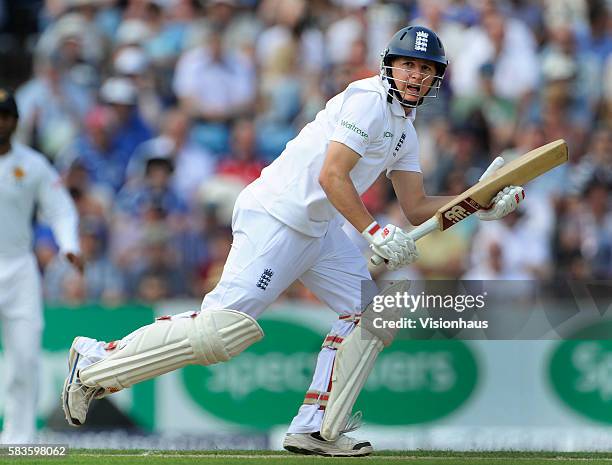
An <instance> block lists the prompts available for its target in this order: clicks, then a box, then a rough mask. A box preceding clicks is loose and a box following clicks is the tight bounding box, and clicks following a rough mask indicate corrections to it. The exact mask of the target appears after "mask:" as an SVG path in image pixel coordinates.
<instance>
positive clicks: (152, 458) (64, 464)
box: [0, 449, 612, 465]
mask: <svg viewBox="0 0 612 465" xmlns="http://www.w3.org/2000/svg"><path fill="white" fill-rule="evenodd" d="M357 461H362V462H363V463H364V464H369V465H372V464H393V463H409V464H411V465H421V464H422V465H438V464H439V465H473V464H481V465H496V464H503V465H510V464H513V465H514V464H519V465H523V464H524V465H551V464H563V465H570V464H589V465H592V464H598V465H599V464H601V465H603V464H605V465H611V464H612V453H607V452H606V453H588V452H576V453H571V452H569V453H567V452H564V453H561V452H512V451H501V452H449V451H381V452H376V453H375V454H374V455H372V456H370V457H365V458H326V457H314V456H300V455H294V454H289V453H286V452H279V451H142V450H110V449H102V450H98V449H75V450H71V451H70V452H69V455H68V456H66V457H56V458H43V457H19V458H13V457H7V456H0V464H5V463H6V464H15V465H26V464H27V465H39V464H40V465H51V464H54V465H98V464H109V465H113V464H117V465H131V464H135V465H136V464H143V465H145V464H146V465H158V464H164V465H169V464H172V465H174V464H178V465H181V464H191V465H193V464H204V465H224V464H236V465H263V464H266V465H274V464H279V465H280V464H282V465H293V464H299V465H305V464H311V463H314V464H319V463H320V464H322V463H330V462H333V463H334V465H345V464H347V465H348V464H351V465H354V464H355V463H356V462H357Z"/></svg>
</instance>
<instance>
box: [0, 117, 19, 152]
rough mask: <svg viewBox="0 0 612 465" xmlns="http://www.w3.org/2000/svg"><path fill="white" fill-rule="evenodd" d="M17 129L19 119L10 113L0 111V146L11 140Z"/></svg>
mask: <svg viewBox="0 0 612 465" xmlns="http://www.w3.org/2000/svg"><path fill="white" fill-rule="evenodd" d="M15 129H17V118H15V117H14V116H13V115H12V114H10V113H6V112H2V111H0V145H4V144H6V143H8V142H9V141H10V140H11V136H12V135H13V133H14V132H15Z"/></svg>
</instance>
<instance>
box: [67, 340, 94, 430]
mask: <svg viewBox="0 0 612 465" xmlns="http://www.w3.org/2000/svg"><path fill="white" fill-rule="evenodd" d="M79 339H80V338H79V337H76V338H74V341H72V345H71V346H70V355H69V356H68V377H67V378H66V381H65V382H64V390H63V391H62V408H63V409H64V414H65V415H66V420H68V424H69V425H71V426H81V425H83V424H84V423H85V418H86V417H87V410H89V405H90V404H91V401H92V400H93V399H94V397H96V395H101V394H103V393H104V388H96V387H89V386H85V385H84V384H83V383H81V380H80V378H79V369H81V368H85V366H87V365H90V364H91V363H87V364H84V363H83V362H86V357H83V355H82V354H80V353H79V352H77V349H76V344H77V342H78V341H79Z"/></svg>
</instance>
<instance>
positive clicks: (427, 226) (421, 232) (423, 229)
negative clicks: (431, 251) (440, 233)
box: [370, 216, 440, 265]
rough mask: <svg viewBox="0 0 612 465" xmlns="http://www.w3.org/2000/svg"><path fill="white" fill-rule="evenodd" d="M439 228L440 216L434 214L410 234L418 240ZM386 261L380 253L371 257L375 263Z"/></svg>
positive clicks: (409, 233) (371, 260)
mask: <svg viewBox="0 0 612 465" xmlns="http://www.w3.org/2000/svg"><path fill="white" fill-rule="evenodd" d="M439 228H440V223H439V221H438V218H437V217H436V216H432V217H431V218H429V219H428V220H427V221H425V222H424V223H423V224H420V225H419V226H417V227H416V228H414V229H412V230H410V231H409V232H408V235H409V236H410V237H412V239H413V240H414V241H418V240H419V239H420V238H422V237H424V236H427V235H428V234H429V233H430V232H433V231H435V230H436V229H439ZM384 261H385V259H384V258H382V257H381V256H379V255H372V257H371V258H370V262H372V264H373V265H380V264H382V263H383V262H384Z"/></svg>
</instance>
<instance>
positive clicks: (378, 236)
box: [319, 141, 418, 269]
mask: <svg viewBox="0 0 612 465" xmlns="http://www.w3.org/2000/svg"><path fill="white" fill-rule="evenodd" d="M360 158H361V157H360V156H359V154H358V153H357V152H355V151H354V150H352V149H351V148H349V147H347V146H346V145H344V144H342V143H340V142H335V141H331V142H330V143H329V146H328V149H327V155H326V157H325V161H324V162H323V167H322V168H321V173H320V174H319V184H320V185H321V187H322V188H323V191H324V192H325V195H327V198H328V199H329V201H330V202H331V204H332V205H333V206H334V207H336V209H337V210H338V211H339V212H340V214H341V215H342V216H344V217H345V218H346V219H347V220H348V221H349V223H351V224H352V225H353V226H354V227H355V228H356V229H357V231H361V234H362V235H363V237H364V238H365V239H366V240H367V241H368V242H369V243H370V248H371V249H372V251H373V252H374V253H375V254H376V255H378V256H379V257H381V258H383V259H385V260H386V262H387V267H388V268H389V269H397V268H399V267H402V266H405V265H407V264H408V263H411V262H413V261H414V260H416V259H417V257H418V253H417V250H416V246H415V245H414V241H413V240H412V238H410V236H408V235H407V234H406V233H405V232H404V231H402V230H401V229H400V228H398V227H396V226H394V225H391V224H388V225H387V226H385V227H384V228H381V227H380V226H379V225H378V223H377V222H376V221H375V220H374V218H372V215H370V213H369V212H368V210H367V209H366V207H365V205H364V204H363V202H362V201H361V197H360V196H359V193H358V192H357V189H356V188H355V185H354V184H353V181H352V180H351V177H350V172H351V170H352V169H353V167H354V166H355V165H356V164H357V162H358V161H359V159H360Z"/></svg>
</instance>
